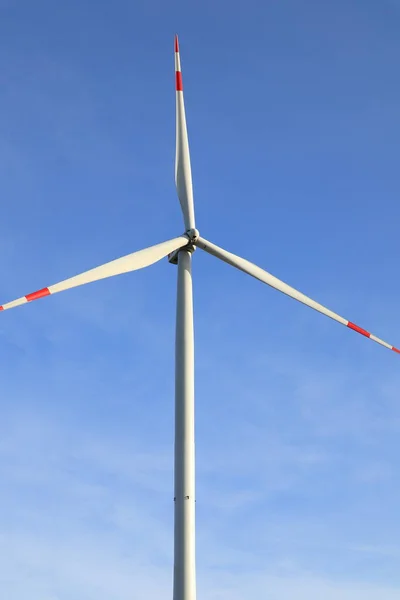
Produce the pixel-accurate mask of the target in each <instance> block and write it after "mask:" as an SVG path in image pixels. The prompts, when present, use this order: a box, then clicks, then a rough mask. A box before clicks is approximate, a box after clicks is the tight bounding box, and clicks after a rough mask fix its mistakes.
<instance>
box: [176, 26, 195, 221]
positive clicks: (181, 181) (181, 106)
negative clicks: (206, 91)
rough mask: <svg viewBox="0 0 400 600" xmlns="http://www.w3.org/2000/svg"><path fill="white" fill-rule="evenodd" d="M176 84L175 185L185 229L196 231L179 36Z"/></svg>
mask: <svg viewBox="0 0 400 600" xmlns="http://www.w3.org/2000/svg"><path fill="white" fill-rule="evenodd" d="M175 84H176V86H175V87H176V155H175V183H176V190H177V192H178V197H179V202H180V203H181V207H182V212H183V220H184V222H185V229H186V231H188V230H189V229H194V227H195V220H194V205H193V187H192V171H191V168H190V154H189V140H188V134H187V128H186V116H185V103H184V100H183V85H182V72H181V61H180V56H179V42H178V36H175Z"/></svg>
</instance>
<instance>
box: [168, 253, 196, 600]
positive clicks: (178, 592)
mask: <svg viewBox="0 0 400 600" xmlns="http://www.w3.org/2000/svg"><path fill="white" fill-rule="evenodd" d="M191 266H192V257H191V253H190V252H189V251H188V250H181V251H180V252H179V254H178V295H177V308H176V347H175V497H174V503H175V511H174V512H175V515H174V517H175V518H174V592H173V600H195V599H196V566H195V444H194V337H193V291H192V272H191Z"/></svg>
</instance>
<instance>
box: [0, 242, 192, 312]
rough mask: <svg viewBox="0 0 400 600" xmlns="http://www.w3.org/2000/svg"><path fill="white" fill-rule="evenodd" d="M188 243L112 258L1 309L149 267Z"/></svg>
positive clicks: (153, 247)
mask: <svg viewBox="0 0 400 600" xmlns="http://www.w3.org/2000/svg"><path fill="white" fill-rule="evenodd" d="M187 243H188V239H187V238H186V237H185V236H181V237H178V238H174V239H172V240H168V241H167V242H162V243H161V244H157V245H156V246H151V247H150V248H145V249H144V250H139V251H138V252H133V253H132V254H127V255H126V256H122V257H121V258H117V259H116V260H112V261H111V262H108V263H106V264H104V265H101V266H100V267H95V268H94V269H90V271H85V272H84V273H80V274H79V275H75V276H74V277H70V278H69V279H64V281H61V282H60V283H56V284H55V285H50V286H49V287H45V288H42V289H41V290H38V291H36V292H33V293H31V294H27V295H26V296H22V298H18V299H17V300H13V301H12V302H8V303H7V304H3V306H0V310H7V309H8V308H14V307H15V306H20V305H21V304H26V303H27V302H32V300H38V299H39V298H43V297H44V296H49V295H50V294H56V293H57V292H63V291H64V290H69V289H70V288H74V287H78V286H79V285H84V284H85V283H91V282H92V281H98V280H99V279H106V278H107V277H112V276H114V275H121V274H122V273H129V272H130V271H136V270H138V269H143V268H144V267H149V266H150V265H152V264H153V263H155V262H158V261H159V260H161V259H162V258H164V257H165V256H167V255H168V254H170V253H171V252H174V250H178V248H182V247H183V246H186V245H187Z"/></svg>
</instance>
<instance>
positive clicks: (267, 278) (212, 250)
mask: <svg viewBox="0 0 400 600" xmlns="http://www.w3.org/2000/svg"><path fill="white" fill-rule="evenodd" d="M195 243H196V246H198V247H199V248H202V250H205V251H206V252H208V253H209V254H212V255H213V256H216V257H217V258H220V259H221V260H223V261H224V262H226V263H228V264H229V265H232V266H233V267H236V268H237V269H240V270H241V271H243V272H244V273H247V274H248V275H251V276H252V277H255V278H256V279H258V280H259V281H262V282H263V283H266V284H267V285H269V286H271V287H273V288H275V289H276V290H278V291H280V292H282V293H283V294H286V295H287V296H290V297H291V298H294V299H295V300H298V301H299V302H302V303H303V304H305V305H306V306H309V307H310V308H313V309H314V310H317V311H318V312H320V313H322V314H323V315H326V316H327V317H330V318H331V319H333V320H334V321H337V322H338V323H341V324H342V325H345V326H346V327H348V328H349V329H352V330H353V331H356V332H357V333H360V334H361V335H364V336H365V337H367V338H370V339H371V340H373V341H374V342H377V343H378V344H381V346H385V348H389V350H394V352H397V353H398V354H400V350H398V349H397V348H395V347H394V346H391V345H390V344H388V343H387V342H384V341H383V340H381V339H380V338H378V337H376V336H375V335H372V333H370V332H369V331H366V330H365V329H362V327H359V326H358V325H356V324H355V323H352V322H351V321H348V320H347V319H344V318H343V317H341V316H340V315H338V314H336V313H334V312H333V311H332V310H329V308H326V307H325V306H323V305H322V304H319V302H316V301H315V300H312V299H311V298H309V297H308V296H306V295H305V294H302V293H301V292H299V291H298V290H296V289H295V288H293V287H291V286H290V285H288V284H287V283H284V282H283V281H281V280H280V279H278V278H277V277H275V276H274V275H271V273H268V272H267V271H264V269H261V268H260V267H257V265H255V264H253V263H252V262H250V261H248V260H246V259H245V258H241V257H240V256H236V254H232V253H231V252H227V251H226V250H223V249H222V248H220V247H219V246H216V245H215V244H212V243H211V242H208V241H207V240H205V239H204V238H201V237H199V238H198V239H197V240H196V242H195Z"/></svg>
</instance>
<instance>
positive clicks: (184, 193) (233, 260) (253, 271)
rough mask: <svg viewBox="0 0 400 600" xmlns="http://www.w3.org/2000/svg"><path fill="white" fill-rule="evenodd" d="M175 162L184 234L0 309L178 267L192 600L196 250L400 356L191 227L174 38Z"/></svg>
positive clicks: (180, 525) (180, 596)
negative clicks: (153, 268) (158, 267)
mask: <svg viewBox="0 0 400 600" xmlns="http://www.w3.org/2000/svg"><path fill="white" fill-rule="evenodd" d="M175 82H176V157H175V182H176V188H177V193H178V197H179V201H180V204H181V208H182V213H183V220H184V225H185V233H183V234H182V235H181V236H179V237H176V238H173V239H171V240H168V241H166V242H162V243H161V244H157V245H155V246H151V247H150V248H146V249H144V250H139V251H137V252H133V253H132V254H128V255H127V256H123V257H122V258H118V259H116V260H113V261H111V262H109V263H106V264H104V265H101V266H100V267H96V268H94V269H91V270H89V271H85V272H83V273H80V274H79V275H75V276H74V277H71V278H69V279H65V280H63V281H61V282H60V283H56V284H54V285H50V286H48V287H45V288H42V289H40V290H38V291H36V292H33V293H31V294H27V295H26V296H22V298H18V299H17V300H14V301H12V302H8V303H7V304H3V306H0V311H2V310H7V309H9V308H14V307H15V306H19V305H21V304H26V303H29V302H31V301H32V300H37V299H39V298H43V297H44V296H49V295H51V294H55V293H57V292H62V291H64V290H68V289H70V288H74V287H77V286H80V285H83V284H85V283H90V282H93V281H98V280H100V279H105V278H107V277H112V276H114V275H120V274H122V273H128V272H130V271H136V270H138V269H143V268H144V267H148V266H150V265H152V264H153V263H155V262H157V261H159V260H161V259H162V258H165V257H167V256H168V259H169V262H171V263H173V264H177V265H178V287H177V309H176V342H175V497H174V501H175V514H174V586H173V598H174V600H195V598H196V569H195V445H194V338H193V297H192V271H191V265H192V254H193V252H194V250H195V249H196V248H200V249H202V250H205V251H206V252H208V253H209V254H212V255H213V256H215V257H216V258H219V259H221V260H222V261H224V262H226V263H228V264H229V265H232V266H233V267H236V268H237V269H239V270H241V271H243V272H244V273H247V274H248V275H251V276H252V277H255V278H256V279H259V280H260V281H262V282H263V283H266V284H267V285H269V286H270V287H272V288H275V289H276V290H279V291H280V292H283V293H284V294H286V295H287V296H290V297H291V298H294V299H295V300H298V301H299V302H302V303H303V304H305V305H306V306H309V307H310V308H313V309H314V310H316V311H318V312H320V313H322V314H323V315H326V316H327V317H330V318H331V319H333V320H334V321H337V322H338V323H341V324H342V325H345V326H346V327H348V328H349V329H352V330H353V331H356V332H357V333H360V334H361V335H363V336H365V337H368V338H370V339H371V340H373V341H374V342H377V343H378V344H381V345H382V346H385V347H386V348H389V350H393V351H394V352H397V353H399V354H400V350H398V349H397V348H395V347H394V346H391V345H390V344H388V343H386V342H384V341H383V340H381V339H380V338H378V337H376V336H375V335H372V334H371V333H369V332H368V331H366V330H365V329H362V328H361V327H359V326H358V325H355V323H353V322H351V321H348V320H347V319H344V318H343V317H341V316H340V315H338V314H336V313H335V312H333V311H331V310H329V309H328V308H326V307H325V306H322V304H319V303H318V302H316V301H315V300H312V299H311V298H309V297H308V296H305V295H304V294H302V293H301V292H299V291H297V290H296V289H294V288H293V287H291V286H290V285H288V284H286V283H284V282H283V281H281V280H280V279H277V278H276V277H274V276H273V275H271V274H270V273H268V272H267V271H264V270H263V269H261V268H260V267H258V266H256V265H255V264H253V263H251V262H249V261H248V260H246V259H244V258H241V257H239V256H236V255H235V254H232V253H231V252H227V251H226V250H224V249H222V248H220V247H219V246H216V245H215V244H213V243H211V242H209V241H207V240H206V239H205V238H203V237H201V236H200V234H199V232H198V230H197V229H196V224H195V213H194V203H193V189H192V174H191V167H190V155H189V143H188V135H187V128H186V116H185V105H184V99H183V85H182V73H181V65H180V53H179V43H178V37H177V36H175Z"/></svg>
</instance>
